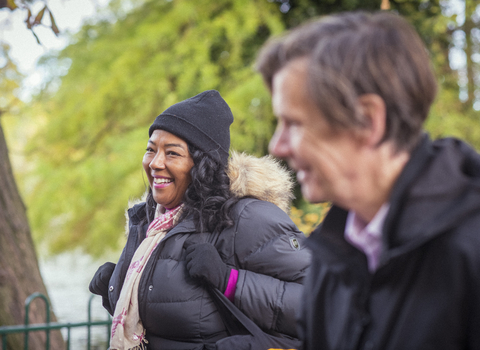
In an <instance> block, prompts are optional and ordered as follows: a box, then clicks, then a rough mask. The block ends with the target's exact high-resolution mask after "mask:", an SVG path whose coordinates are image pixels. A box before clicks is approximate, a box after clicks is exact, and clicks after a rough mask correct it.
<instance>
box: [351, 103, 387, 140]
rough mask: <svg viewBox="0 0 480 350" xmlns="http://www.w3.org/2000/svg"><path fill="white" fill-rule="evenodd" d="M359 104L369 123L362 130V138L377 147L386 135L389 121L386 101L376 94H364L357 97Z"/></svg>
mask: <svg viewBox="0 0 480 350" xmlns="http://www.w3.org/2000/svg"><path fill="white" fill-rule="evenodd" d="M357 104H358V108H359V111H360V113H361V114H362V115H363V116H364V118H365V121H366V124H367V126H366V127H365V129H363V130H362V132H361V134H362V139H363V141H364V142H365V144H367V145H369V146H372V147H376V146H378V145H379V143H380V141H381V140H382V138H383V136H384V135H385V130H386V123H387V108H386V106H385V102H384V101H383V99H382V98H381V97H380V96H378V95H376V94H364V95H361V96H360V97H359V98H358V99H357Z"/></svg>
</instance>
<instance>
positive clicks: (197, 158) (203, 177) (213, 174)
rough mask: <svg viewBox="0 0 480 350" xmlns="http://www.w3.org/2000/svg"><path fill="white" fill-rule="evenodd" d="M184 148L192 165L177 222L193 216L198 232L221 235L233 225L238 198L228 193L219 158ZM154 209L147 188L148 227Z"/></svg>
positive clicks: (227, 184)
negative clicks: (190, 158)
mask: <svg viewBox="0 0 480 350" xmlns="http://www.w3.org/2000/svg"><path fill="white" fill-rule="evenodd" d="M187 144H188V151H189V152H190V155H191V156H192V159H193V164H194V165H193V167H192V170H190V174H191V176H192V182H191V184H190V185H189V186H188V188H187V190H186V192H185V194H184V197H183V204H184V209H183V212H182V215H181V217H180V221H181V220H183V219H185V218H186V217H188V216H192V217H193V220H194V222H195V229H196V230H197V232H215V231H217V232H221V231H222V230H223V229H225V228H227V227H230V226H232V225H233V220H232V218H231V216H230V211H231V209H232V207H233V206H234V205H235V204H236V203H237V202H238V200H239V198H237V197H235V196H234V195H233V194H232V193H231V192H230V179H229V177H228V175H227V173H226V166H225V164H222V162H221V159H220V157H218V159H215V158H214V157H215V155H212V154H207V153H205V152H203V151H201V150H200V149H198V148H196V147H195V146H192V145H191V144H189V143H188V142H187ZM156 205H157V203H156V202H155V200H154V199H153V194H152V189H151V188H150V187H149V189H148V194H147V198H146V214H147V217H146V220H147V222H148V223H150V222H152V221H153V219H154V217H155V208H156ZM139 226H140V227H142V226H143V225H139Z"/></svg>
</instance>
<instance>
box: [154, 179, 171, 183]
mask: <svg viewBox="0 0 480 350" xmlns="http://www.w3.org/2000/svg"><path fill="white" fill-rule="evenodd" d="M153 182H154V183H156V184H166V183H169V182H173V180H172V179H165V178H154V179H153Z"/></svg>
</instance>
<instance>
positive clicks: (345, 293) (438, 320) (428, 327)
mask: <svg viewBox="0 0 480 350" xmlns="http://www.w3.org/2000/svg"><path fill="white" fill-rule="evenodd" d="M389 202H390V210H389V212H388V214H387V217H386V220H385V224H384V227H383V231H382V232H383V233H382V244H383V252H382V254H381V257H380V263H379V268H378V270H377V271H376V272H375V273H373V274H370V273H369V271H368V267H367V260H366V257H365V255H364V254H363V253H362V252H361V251H359V250H357V249H356V248H354V247H353V246H351V245H350V244H348V243H347V242H346V241H345V239H344V229H345V221H346V217H347V211H345V210H343V209H341V208H339V207H336V206H333V207H332V208H331V210H330V212H329V213H328V215H327V217H326V219H325V221H324V223H323V225H322V226H321V227H319V228H317V229H316V230H315V231H314V232H313V233H312V235H311V237H310V238H309V239H308V242H307V244H308V245H309V247H310V249H311V250H312V253H313V254H312V258H313V261H312V266H311V269H310V271H309V273H308V274H307V278H306V281H305V290H304V304H303V305H304V306H303V309H302V316H301V322H300V329H299V333H300V337H301V338H302V339H303V341H304V350H319V349H321V350H329V349H378V350H394V349H395V350H401V349H404V350H416V349H418V350H428V349H432V350H433V349H448V350H456V349H480V156H479V155H478V154H477V153H476V152H475V151H474V150H473V149H471V148H470V147H469V146H467V145H466V144H465V143H463V142H461V141H459V140H455V139H442V140H438V141H435V142H431V141H430V140H429V139H428V138H427V137H425V138H424V139H423V140H422V142H421V143H420V145H419V146H418V147H417V148H416V150H415V151H414V152H413V153H412V156H411V159H410V160H409V162H408V163H407V165H406V166H405V168H404V169H403V171H402V173H401V175H400V176H399V178H398V180H397V181H396V184H395V185H394V188H393V191H392V193H391V196H390V199H389Z"/></svg>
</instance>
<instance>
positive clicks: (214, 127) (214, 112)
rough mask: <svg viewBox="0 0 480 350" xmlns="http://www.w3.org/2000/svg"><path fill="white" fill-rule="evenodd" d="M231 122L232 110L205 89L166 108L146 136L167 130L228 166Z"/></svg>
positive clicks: (214, 91) (218, 97)
mask: <svg viewBox="0 0 480 350" xmlns="http://www.w3.org/2000/svg"><path fill="white" fill-rule="evenodd" d="M232 122H233V115H232V111H231V110H230V107H228V105H227V103H226V102H225V100H224V99H223V98H222V96H220V94H219V92H218V91H216V90H207V91H204V92H202V93H200V94H198V95H196V96H194V97H190V98H189V99H187V100H185V101H182V102H178V103H176V104H174V105H173V106H170V107H168V108H167V109H166V110H165V111H164V112H163V113H162V114H160V115H159V116H158V117H157V118H156V119H155V121H154V122H153V124H152V125H151V126H150V129H149V133H148V135H149V136H152V133H153V132H154V131H155V130H157V129H162V130H165V131H168V132H170V133H172V134H174V135H176V136H178V137H180V138H182V139H183V140H185V141H186V142H188V143H191V144H192V145H194V146H195V147H197V148H199V149H200V150H202V151H204V152H206V153H208V154H211V155H213V154H215V153H217V154H218V155H219V156H220V159H221V161H222V163H223V164H227V162H228V150H229V149H230V124H232ZM214 159H218V158H216V157H214Z"/></svg>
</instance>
